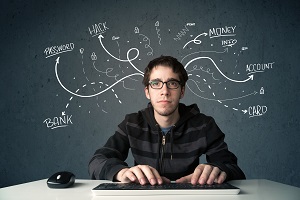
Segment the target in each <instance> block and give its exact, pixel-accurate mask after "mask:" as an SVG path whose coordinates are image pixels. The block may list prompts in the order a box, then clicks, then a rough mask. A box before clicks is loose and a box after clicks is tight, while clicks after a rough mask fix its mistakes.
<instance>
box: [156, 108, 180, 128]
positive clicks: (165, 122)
mask: <svg viewBox="0 0 300 200" xmlns="http://www.w3.org/2000/svg"><path fill="white" fill-rule="evenodd" d="M154 117H155V120H156V121H157V123H158V124H159V126H160V127H162V128H167V127H170V126H173V125H174V124H175V123H176V122H177V121H178V120H179V118H180V115H179V113H178V110H177V111H175V112H174V113H173V114H172V115H169V116H162V115H159V114H157V113H154Z"/></svg>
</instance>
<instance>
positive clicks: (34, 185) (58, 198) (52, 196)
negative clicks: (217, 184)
mask: <svg viewBox="0 0 300 200" xmlns="http://www.w3.org/2000/svg"><path fill="white" fill-rule="evenodd" d="M46 181H47V179H43V180H39V181H34V182H30V183H25V184H20V185H15V186H11V187H6V188H1V189H0V199H1V200H77V199H78V200H103V199H111V200H116V199H118V200H120V199H122V200H127V199H130V200H141V199H143V200H153V199H163V200H165V199H172V200H176V199H184V198H186V199H188V200H193V199H197V200H199V199H200V197H199V195H198V196H196V195H187V196H182V195H168V196H166V195H163V196H143V197H141V196H124V197H120V196H96V197H94V196H93V194H92V192H91V189H92V188H94V187H96V186H97V185H99V184H100V183H102V182H108V181H101V180H82V179H77V180H76V182H75V184H74V186H73V187H71V188H66V189H50V188H48V187H47V184H46ZM230 183H231V184H232V185H234V186H237V187H239V188H240V189H241V192H240V194H238V195H222V196H220V195H201V199H209V200H215V199H222V200H227V199H228V200H229V199H230V200H235V199H239V200H256V199H262V200H299V199H300V188H298V187H293V186H289V185H285V184H281V183H277V182H273V181H269V180H264V179H253V180H236V181H230Z"/></svg>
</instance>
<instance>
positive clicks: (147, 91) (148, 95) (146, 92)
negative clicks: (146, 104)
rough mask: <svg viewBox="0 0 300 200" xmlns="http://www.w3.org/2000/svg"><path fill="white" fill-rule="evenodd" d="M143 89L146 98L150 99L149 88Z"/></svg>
mask: <svg viewBox="0 0 300 200" xmlns="http://www.w3.org/2000/svg"><path fill="white" fill-rule="evenodd" d="M144 91H145V95H146V97H147V99H150V94H149V88H148V87H145V88H144Z"/></svg>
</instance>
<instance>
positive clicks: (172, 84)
mask: <svg viewBox="0 0 300 200" xmlns="http://www.w3.org/2000/svg"><path fill="white" fill-rule="evenodd" d="M164 84H166V85H167V88H168V89H177V88H179V86H180V85H181V82H180V81H177V80H169V81H166V82H163V81H160V80H153V81H149V85H150V87H151V88H153V89H161V88H162V87H163V86H164Z"/></svg>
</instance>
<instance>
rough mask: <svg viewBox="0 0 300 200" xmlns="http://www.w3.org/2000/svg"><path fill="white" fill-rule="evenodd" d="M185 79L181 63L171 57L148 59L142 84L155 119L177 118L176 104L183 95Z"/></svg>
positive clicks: (185, 75)
mask: <svg viewBox="0 0 300 200" xmlns="http://www.w3.org/2000/svg"><path fill="white" fill-rule="evenodd" d="M187 79H188V75H187V73H186V71H185V69H184V67H183V65H182V64H181V63H180V62H178V61H177V59H175V58H173V57H170V56H161V57H159V58H156V59H154V60H152V61H150V63H149V64H148V66H147V67H146V69H145V74H144V80H143V84H144V85H145V95H146V97H147V98H148V99H149V100H150V101H151V104H152V106H153V108H154V116H155V118H156V120H159V119H161V117H168V118H171V119H174V120H175V119H178V117H179V113H178V104H179V100H180V99H181V98H182V97H183V96H184V91H185V83H186V81H187Z"/></svg>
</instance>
